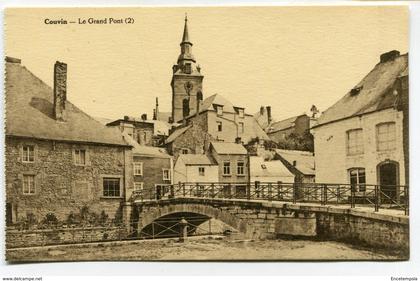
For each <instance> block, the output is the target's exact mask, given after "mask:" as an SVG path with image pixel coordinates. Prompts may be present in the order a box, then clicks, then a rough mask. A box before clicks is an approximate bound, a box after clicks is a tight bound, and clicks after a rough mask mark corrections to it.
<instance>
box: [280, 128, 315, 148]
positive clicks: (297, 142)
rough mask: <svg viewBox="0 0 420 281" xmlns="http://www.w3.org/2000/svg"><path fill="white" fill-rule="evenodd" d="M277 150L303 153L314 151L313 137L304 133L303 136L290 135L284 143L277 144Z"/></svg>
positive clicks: (308, 133) (307, 132)
mask: <svg viewBox="0 0 420 281" xmlns="http://www.w3.org/2000/svg"><path fill="white" fill-rule="evenodd" d="M277 145H278V148H281V149H293V150H303V151H311V152H313V151H314V136H313V135H312V134H311V133H310V132H309V131H306V132H305V133H304V134H303V135H298V134H295V133H292V134H290V135H288V136H286V138H285V140H284V141H280V142H278V144H277Z"/></svg>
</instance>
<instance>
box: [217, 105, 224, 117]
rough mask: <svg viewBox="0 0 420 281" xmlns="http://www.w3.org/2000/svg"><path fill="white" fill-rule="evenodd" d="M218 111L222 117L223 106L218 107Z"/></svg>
mask: <svg viewBox="0 0 420 281" xmlns="http://www.w3.org/2000/svg"><path fill="white" fill-rule="evenodd" d="M216 111H217V115H218V116H222V115H223V106H221V105H216Z"/></svg>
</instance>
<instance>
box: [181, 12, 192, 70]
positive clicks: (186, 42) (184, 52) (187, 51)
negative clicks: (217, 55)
mask: <svg viewBox="0 0 420 281" xmlns="http://www.w3.org/2000/svg"><path fill="white" fill-rule="evenodd" d="M192 45H193V44H192V43H191V42H190V36H189V34H188V18H187V14H185V24H184V33H183V34H182V42H181V44H180V46H181V54H180V55H179V57H178V65H183V64H184V63H185V62H186V61H192V62H194V63H195V58H194V56H193V54H192Z"/></svg>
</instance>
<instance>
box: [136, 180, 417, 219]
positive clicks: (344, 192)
mask: <svg viewBox="0 0 420 281" xmlns="http://www.w3.org/2000/svg"><path fill="white" fill-rule="evenodd" d="M171 198H207V199H236V200H265V201H282V202H292V203H294V204H295V203H298V202H299V203H319V204H321V205H348V206H350V207H351V208H354V207H356V206H366V207H369V206H370V207H372V208H374V211H375V212H377V211H379V209H397V210H403V211H404V214H405V215H408V214H409V208H408V207H409V187H408V186H404V185H372V184H358V185H350V184H331V183H325V184H324V183H282V182H251V183H242V184H237V183H227V182H226V183H223V182H194V183H189V182H187V183H177V184H173V185H168V186H167V188H166V189H165V190H163V191H162V190H161V192H160V193H159V194H157V193H156V192H155V191H154V190H140V191H135V192H134V193H133V197H132V199H133V200H135V201H156V200H161V199H171Z"/></svg>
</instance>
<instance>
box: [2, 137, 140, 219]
mask: <svg viewBox="0 0 420 281" xmlns="http://www.w3.org/2000/svg"><path fill="white" fill-rule="evenodd" d="M23 145H33V146H34V147H35V161H34V162H33V163H24V162H23V161H22V146H23ZM75 148H83V149H86V151H87V153H86V165H84V166H80V165H76V164H75V163H74V159H73V158H74V149H75ZM130 159H132V158H131V155H130V151H128V150H127V149H126V148H124V147H118V146H101V145H82V144H76V143H67V142H58V141H48V140H35V139H25V138H14V137H13V138H12V137H7V138H6V202H7V203H8V204H10V205H11V210H12V219H13V222H16V221H17V220H24V219H26V217H27V214H29V213H32V214H34V215H35V217H36V219H37V220H38V221H40V220H42V219H43V218H44V217H45V215H46V214H47V213H54V214H55V216H56V217H57V218H58V219H59V220H65V219H66V218H67V216H68V214H69V213H70V212H73V213H77V212H78V211H79V210H80V209H81V208H82V207H83V206H88V207H89V209H90V210H91V211H94V212H96V213H101V212H102V211H105V212H106V214H108V216H109V217H110V218H114V217H115V216H116V214H118V212H119V209H120V204H121V203H122V202H123V201H124V195H125V194H124V191H125V186H130V187H131V185H132V183H131V182H132V179H131V180H130V177H127V176H128V174H127V172H130V171H129V170H127V169H126V168H125V167H126V166H127V167H130V169H131V164H130V163H129V161H131V160H130ZM24 175H34V176H35V193H34V194H23V176H24ZM104 177H115V178H119V179H120V197H113V198H106V197H104V196H103V178H104ZM131 188H132V187H131Z"/></svg>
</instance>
